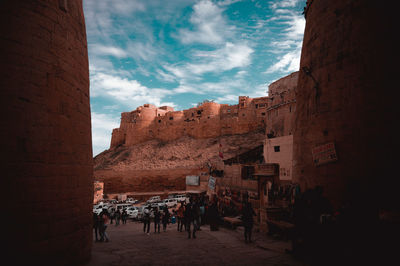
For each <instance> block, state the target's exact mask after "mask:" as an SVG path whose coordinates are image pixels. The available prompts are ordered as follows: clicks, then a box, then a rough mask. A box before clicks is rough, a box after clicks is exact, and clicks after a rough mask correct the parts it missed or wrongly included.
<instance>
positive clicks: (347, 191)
mask: <svg viewBox="0 0 400 266" xmlns="http://www.w3.org/2000/svg"><path fill="white" fill-rule="evenodd" d="M305 16H306V28H305V34H304V41H303V48H302V54H301V62H300V73H299V81H298V86H297V92H296V101H297V110H296V113H295V123H296V124H295V134H294V151H293V152H294V158H293V159H294V166H293V167H294V174H293V178H294V182H297V183H299V184H300V186H301V188H302V190H305V189H308V188H314V187H316V186H322V187H323V190H324V194H325V196H327V197H328V199H329V200H330V201H331V203H332V204H333V205H334V207H336V208H338V207H341V206H343V205H345V204H353V205H355V206H359V207H360V206H364V207H365V208H366V209H365V210H363V211H362V213H364V214H365V215H366V216H367V215H372V216H375V217H377V210H378V209H381V208H390V206H392V207H393V204H394V203H395V202H398V200H396V199H395V196H394V195H398V193H397V192H396V190H397V187H396V186H395V185H394V184H395V183H394V182H395V181H394V180H395V179H396V178H394V175H393V173H394V172H397V169H394V168H393V167H394V166H395V165H396V161H397V159H396V158H398V157H399V156H398V155H397V154H396V153H395V151H397V147H398V137H397V136H395V132H396V130H395V127H394V123H395V122H394V121H398V117H397V113H398V111H397V112H396V110H394V109H395V106H396V104H395V101H396V100H395V99H397V98H396V97H394V96H393V95H391V93H390V91H391V89H392V88H393V86H394V85H395V84H397V83H398V80H396V77H397V76H398V73H396V71H397V70H396V69H398V67H397V66H396V67H395V62H396V61H395V58H396V55H398V47H396V46H395V43H396V41H395V34H394V32H396V29H395V27H394V25H396V23H395V22H394V18H395V17H396V16H395V15H394V12H393V11H391V10H390V8H388V6H386V5H382V4H380V3H378V2H376V1H368V0H367V1H365V0H355V1H348V0H337V1H322V0H314V1H308V5H307V7H306V9H305ZM392 172H393V173H392ZM397 208H398V206H397Z"/></svg>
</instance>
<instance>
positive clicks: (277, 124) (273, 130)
mask: <svg viewBox="0 0 400 266" xmlns="http://www.w3.org/2000/svg"><path fill="white" fill-rule="evenodd" d="M298 76H299V72H294V73H292V74H290V75H288V76H286V77H283V78H281V79H279V80H277V81H275V82H273V83H271V84H270V85H269V87H268V98H269V102H268V108H267V110H266V113H267V114H266V133H267V134H272V135H273V136H275V137H279V136H288V135H291V134H293V131H294V129H293V126H294V112H295V110H296V87H297V81H298Z"/></svg>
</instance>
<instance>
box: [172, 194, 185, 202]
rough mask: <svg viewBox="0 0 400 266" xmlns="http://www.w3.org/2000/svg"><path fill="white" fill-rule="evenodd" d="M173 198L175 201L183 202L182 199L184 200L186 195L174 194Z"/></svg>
mask: <svg viewBox="0 0 400 266" xmlns="http://www.w3.org/2000/svg"><path fill="white" fill-rule="evenodd" d="M174 199H175V200H176V201H177V202H184V201H186V195H175V197H174Z"/></svg>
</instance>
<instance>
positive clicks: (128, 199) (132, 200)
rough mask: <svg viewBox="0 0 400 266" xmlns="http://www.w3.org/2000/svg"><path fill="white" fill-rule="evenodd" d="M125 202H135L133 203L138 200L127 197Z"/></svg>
mask: <svg viewBox="0 0 400 266" xmlns="http://www.w3.org/2000/svg"><path fill="white" fill-rule="evenodd" d="M125 202H126V203H131V204H135V203H138V202H139V201H138V200H136V199H133V198H127V199H126V201H125Z"/></svg>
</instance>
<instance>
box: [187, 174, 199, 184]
mask: <svg viewBox="0 0 400 266" xmlns="http://www.w3.org/2000/svg"><path fill="white" fill-rule="evenodd" d="M186 185H187V186H199V185H200V177H199V176H198V175H187V176H186Z"/></svg>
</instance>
